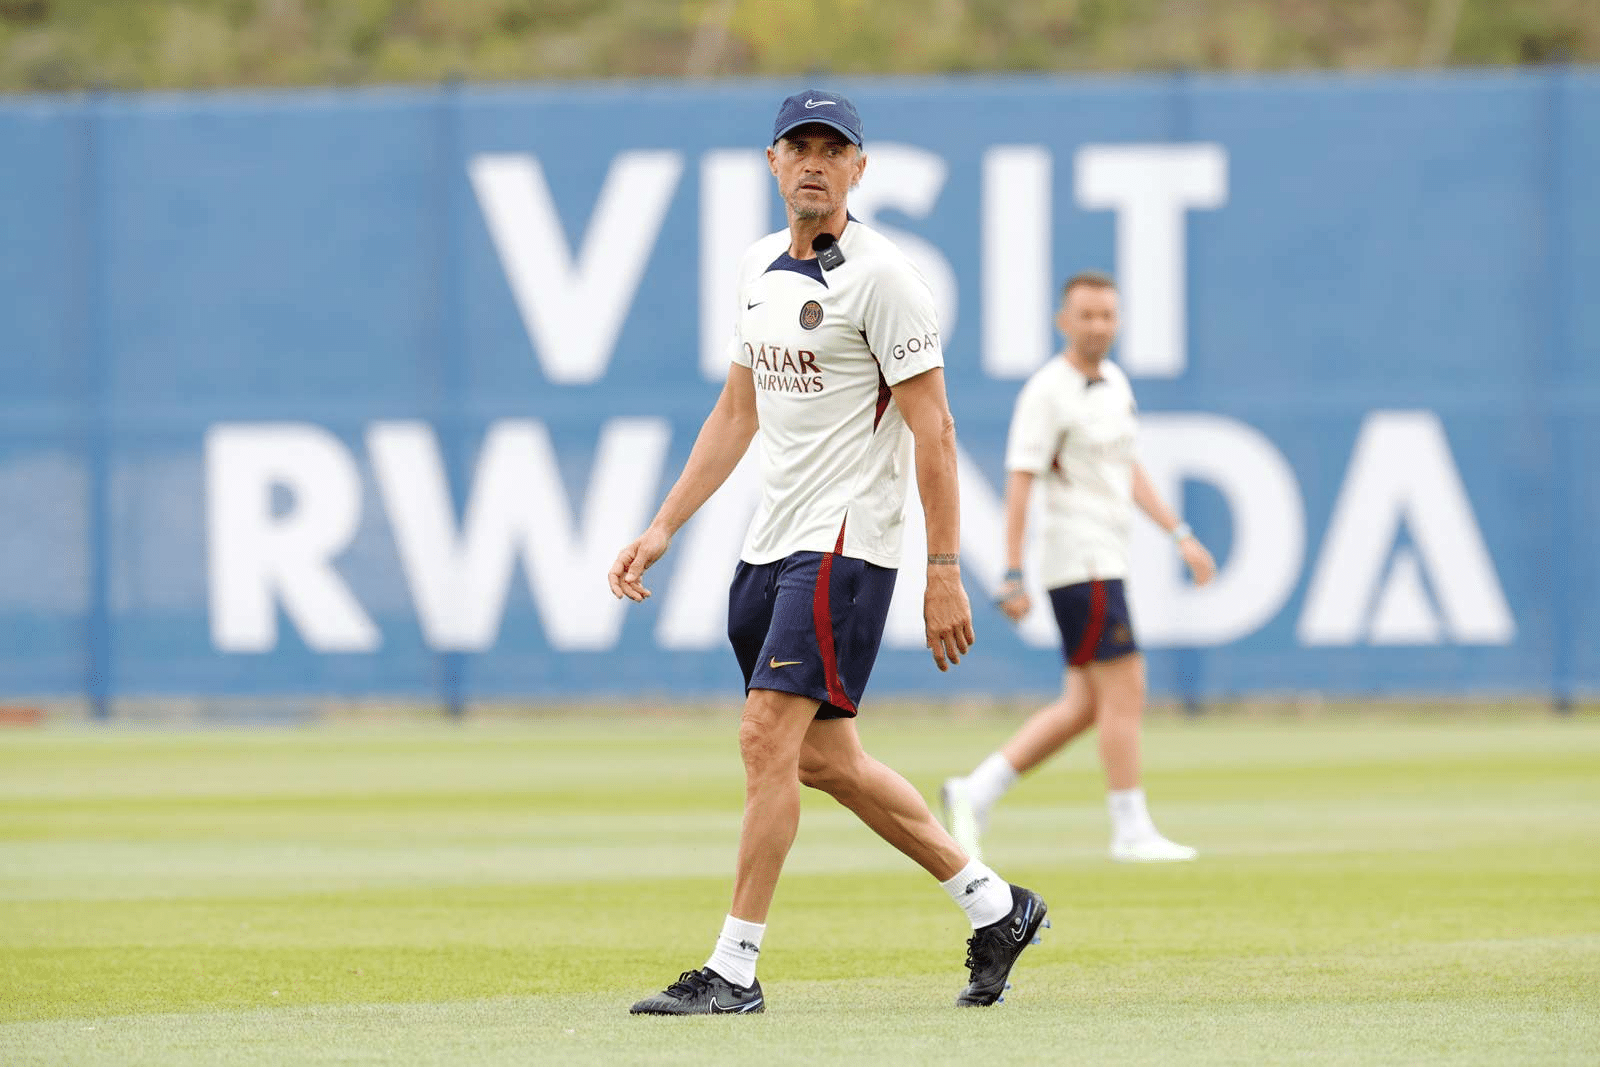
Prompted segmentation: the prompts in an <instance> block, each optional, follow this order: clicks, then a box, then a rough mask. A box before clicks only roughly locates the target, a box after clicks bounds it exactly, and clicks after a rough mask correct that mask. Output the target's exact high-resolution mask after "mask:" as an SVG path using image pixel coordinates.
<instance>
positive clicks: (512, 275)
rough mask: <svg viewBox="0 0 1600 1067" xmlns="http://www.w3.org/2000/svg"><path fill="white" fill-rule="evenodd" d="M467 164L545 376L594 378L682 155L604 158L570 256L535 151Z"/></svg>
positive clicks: (568, 380) (639, 273)
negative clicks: (601, 180) (602, 176)
mask: <svg viewBox="0 0 1600 1067" xmlns="http://www.w3.org/2000/svg"><path fill="white" fill-rule="evenodd" d="M468 170H469V173H470V174H471V177H472V187H473V190H474V191H475V192H476V193H477V197H478V203H479V205H480V207H481V208H482V209H483V215H484V218H485V220H486V221H487V222H488V226H489V235H490V237H492V238H493V240H494V246H495V249H496V251H497V252H498V253H499V255H500V263H501V266H502V267H503V268H504V269H505V273H506V280H507V281H508V282H509V283H510V286H511V293H512V296H513V297H514V298H515V299H516V303H517V310H518V311H520V312H521V313H522V321H523V325H524V326H525V327H526V328H527V331H528V338H529V340H531V341H532V342H533V347H534V351H535V352H536V353H537V355H538V357H539V361H540V364H541V365H542V366H543V368H544V372H545V375H546V377H548V378H549V379H550V380H551V381H552V382H557V383H559V384H562V385H581V384H584V383H587V382H594V381H598V380H600V379H601V378H602V377H604V376H605V373H606V367H607V366H608V365H609V364H610V362H611V354H612V352H613V350H614V349H615V348H616V343H617V335H618V334H619V333H620V331H621V329H622V324H623V321H624V320H625V319H626V318H627V315H628V310H629V308H630V307H632V305H633V298H634V294H635V293H636V292H637V291H638V288H639V280H640V278H641V277H643V275H644V269H645V265H646V264H647V263H648V262H649V260H650V253H651V251H652V250H653V249H654V248H655V244H656V238H657V236H658V235H659V234H660V232H661V223H662V221H663V219H665V217H666V212H667V206H668V205H669V204H670V203H671V202H672V194H673V192H674V191H675V190H676V189H677V187H678V178H679V176H680V175H681V173H682V171H683V157H682V155H681V154H680V153H677V152H624V153H622V154H621V155H619V156H617V158H616V159H614V160H613V161H612V163H611V168H610V170H609V171H608V172H607V174H606V180H605V184H604V185H603V186H602V187H601V189H600V195H599V198H598V199H597V200H596V202H595V208H594V217H593V218H592V219H591V220H590V222H589V226H588V229H587V232H586V233H585V235H584V238H583V243H582V251H581V252H579V254H578V257H577V260H576V262H574V261H573V257H572V252H571V247H572V246H571V244H569V242H568V241H567V237H566V233H565V231H564V230H563V228H562V225H561V217H560V215H559V214H558V213H557V211H556V205H555V202H554V200H553V199H552V197H551V195H550V187H549V184H548V183H547V182H546V181H545V177H544V171H543V169H542V168H541V167H540V166H539V161H538V160H537V159H536V158H534V157H533V156H532V155H527V154H514V155H511V154H486V155H479V156H474V157H473V158H472V160H471V163H470V164H469V167H468Z"/></svg>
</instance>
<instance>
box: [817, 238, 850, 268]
mask: <svg viewBox="0 0 1600 1067" xmlns="http://www.w3.org/2000/svg"><path fill="white" fill-rule="evenodd" d="M811 251H813V252H815V253H816V254H817V265H818V266H820V267H821V268H822V269H823V270H836V269H838V268H839V267H840V266H841V265H842V264H843V263H844V253H843V252H842V251H840V250H839V239H838V238H837V237H835V236H834V235H833V234H831V233H819V234H817V235H816V236H815V237H813V238H812V239H811Z"/></svg>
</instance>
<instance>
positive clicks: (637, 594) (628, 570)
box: [606, 526, 672, 603]
mask: <svg viewBox="0 0 1600 1067" xmlns="http://www.w3.org/2000/svg"><path fill="white" fill-rule="evenodd" d="M671 543H672V537H671V536H670V535H669V534H667V533H665V532H663V531H661V530H658V529H657V528H656V527H654V526H652V527H650V528H649V529H648V530H646V531H645V532H644V533H642V534H640V535H639V536H638V537H637V538H636V539H635V540H633V541H632V542H630V543H629V544H628V545H626V546H625V547H624V548H623V549H622V551H621V552H618V553H617V559H616V562H615V563H613V564H611V570H610V571H609V572H607V574H606V579H607V580H608V581H609V582H610V583H611V594H612V595H613V596H615V597H616V598H617V599H618V600H621V599H622V598H623V597H627V598H628V599H629V600H633V601H636V602H641V603H642V602H643V601H644V599H645V598H646V597H648V596H649V595H650V590H648V589H646V588H645V587H644V584H643V582H642V581H641V579H643V577H644V572H645V571H647V570H649V569H650V565H651V564H653V563H654V562H655V561H656V560H658V559H660V558H661V557H662V556H664V555H666V552H667V546H668V545H670V544H671Z"/></svg>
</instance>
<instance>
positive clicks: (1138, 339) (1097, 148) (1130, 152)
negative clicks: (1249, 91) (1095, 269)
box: [1077, 144, 1228, 378]
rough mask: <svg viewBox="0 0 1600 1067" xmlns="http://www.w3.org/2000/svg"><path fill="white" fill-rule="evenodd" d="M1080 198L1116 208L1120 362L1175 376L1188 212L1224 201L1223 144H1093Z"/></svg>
mask: <svg viewBox="0 0 1600 1067" xmlns="http://www.w3.org/2000/svg"><path fill="white" fill-rule="evenodd" d="M1077 192H1078V203H1079V204H1081V205H1082V206H1083V207H1085V208H1089V209H1092V210H1093V209H1099V210H1114V211H1116V213H1117V263H1116V273H1117V281H1118V283H1119V285H1120V286H1121V289H1122V294H1123V300H1124V313H1123V331H1122V343H1121V346H1120V349H1119V352H1120V356H1119V362H1120V363H1121V364H1122V366H1123V368H1124V369H1126V370H1127V372H1128V373H1129V374H1132V375H1135V376H1143V377H1147V378H1176V377H1178V376H1180V375H1181V374H1182V373H1183V370H1184V368H1185V367H1186V366H1187V365H1188V354H1187V352H1186V350H1185V338H1186V337H1187V336H1188V326H1187V321H1186V316H1187V301H1186V290H1187V261H1188V257H1187V252H1186V248H1187V241H1186V240H1185V223H1184V213H1185V212H1186V211H1189V210H1195V209H1208V210H1209V209H1215V208H1219V207H1221V206H1222V205H1223V204H1224V203H1225V202H1226V201H1227V196H1228V157H1227V153H1226V152H1225V151H1224V150H1223V148H1222V146H1221V145H1215V144H1196V145H1157V144H1152V145H1086V146H1085V147H1083V148H1081V149H1079V150H1078V156H1077Z"/></svg>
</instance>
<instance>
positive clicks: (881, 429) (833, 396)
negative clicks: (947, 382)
mask: <svg viewBox="0 0 1600 1067" xmlns="http://www.w3.org/2000/svg"><path fill="white" fill-rule="evenodd" d="M838 247H839V250H840V251H841V252H843V253H844V262H843V263H842V264H840V265H839V266H838V267H836V268H834V269H833V270H829V271H823V270H822V269H821V266H820V265H819V264H818V262H817V261H816V260H815V259H809V260H797V259H794V258H792V257H791V256H790V255H789V254H788V252H789V231H788V230H786V229H785V230H780V231H778V232H777V233H774V234H769V235H768V236H766V237H763V238H762V239H761V240H759V241H757V242H756V243H755V244H753V245H751V246H750V249H749V251H747V252H746V253H745V256H744V259H743V261H742V262H741V264H740V269H739V278H740V285H739V317H738V324H737V327H736V330H735V336H734V339H733V343H732V346H731V348H730V358H732V360H733V362H735V363H738V364H739V365H741V366H745V367H749V368H750V371H751V374H752V375H753V377H754V379H755V387H756V412H757V415H758V417H759V418H760V421H761V445H762V459H763V478H762V492H761V504H760V507H759V508H757V510H756V514H755V518H754V519H753V520H752V522H751V524H750V532H749V534H748V535H747V536H746V538H745V545H744V552H743V553H742V558H743V559H744V560H745V562H747V563H771V562H773V561H774V560H779V559H782V558H783V557H785V556H787V555H790V554H791V553H794V552H840V553H841V554H842V555H845V556H850V557H853V558H856V559H864V560H867V561H868V562H870V563H876V564H878V565H879V566H882V567H898V566H899V565H900V542H901V532H902V528H903V527H904V524H905V504H906V486H907V479H908V478H911V477H914V476H915V475H914V468H913V463H912V438H911V431H910V430H909V429H908V428H907V427H906V423H905V419H904V418H903V417H902V416H901V414H900V411H899V408H898V407H897V406H896V405H895V403H894V400H893V398H892V396H891V395H890V392H889V387H890V386H892V385H897V384H899V383H900V382H903V381H905V380H906V379H908V378H912V377H915V376H916V375H918V374H921V373H923V372H925V371H928V370H932V369H933V368H934V367H942V366H944V355H943V352H942V350H941V348H940V346H939V323H938V318H937V316H936V314H935V312H934V304H933V293H932V291H931V290H929V288H928V285H927V283H926V282H925V281H924V280H923V278H922V275H921V274H919V273H918V272H917V270H916V268H915V267H913V266H912V265H911V261H910V260H908V259H907V258H906V256H905V254H904V253H903V252H901V251H900V250H899V249H898V248H896V247H895V246H894V245H893V244H892V243H890V241H889V240H888V238H886V237H884V236H883V235H882V234H880V233H878V232H877V231H876V230H873V229H871V228H870V227H868V226H866V225H864V224H862V223H860V222H857V221H855V220H854V219H852V220H851V221H850V222H849V223H848V224H847V225H846V226H845V228H844V233H843V234H842V235H841V236H840V238H839V245H838ZM841 530H842V531H843V539H842V543H841V538H840V532H841Z"/></svg>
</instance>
